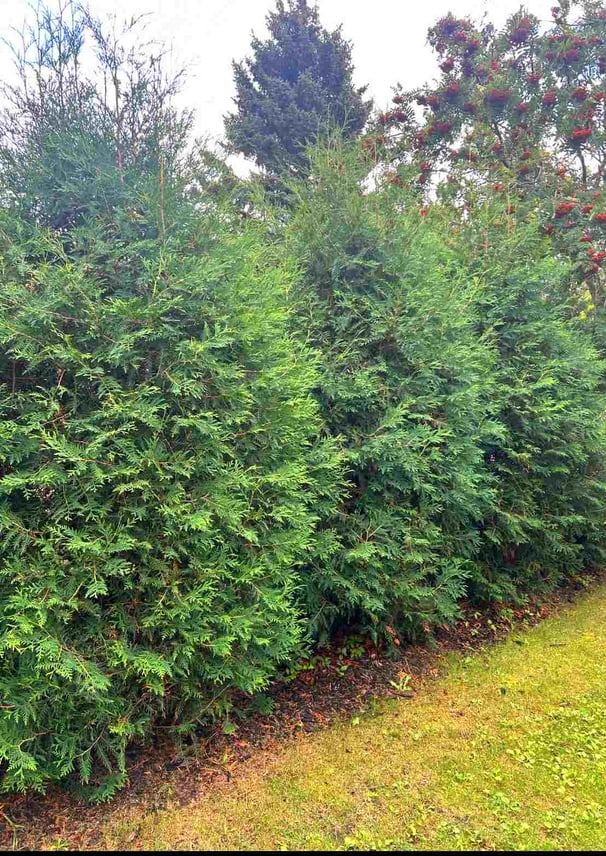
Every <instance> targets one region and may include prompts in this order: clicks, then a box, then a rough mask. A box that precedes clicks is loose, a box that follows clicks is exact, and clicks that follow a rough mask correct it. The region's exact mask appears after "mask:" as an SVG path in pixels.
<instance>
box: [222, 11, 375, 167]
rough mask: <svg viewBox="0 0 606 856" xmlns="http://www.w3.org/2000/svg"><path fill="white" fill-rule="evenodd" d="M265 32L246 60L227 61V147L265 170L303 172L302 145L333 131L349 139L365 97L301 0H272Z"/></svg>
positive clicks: (338, 43)
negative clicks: (231, 95)
mask: <svg viewBox="0 0 606 856" xmlns="http://www.w3.org/2000/svg"><path fill="white" fill-rule="evenodd" d="M267 26H268V29H269V33H270V37H269V38H268V39H267V40H266V41H261V40H260V39H258V38H253V42H252V50H253V57H252V58H251V59H247V60H245V61H244V62H242V63H234V76H235V83H236V93H237V94H236V106H237V112H235V113H233V114H231V115H229V116H227V118H226V121H225V128H226V132H227V138H228V140H229V142H230V143H231V146H232V147H233V149H234V150H236V151H239V152H242V154H244V155H246V156H247V157H252V158H254V160H255V161H256V163H257V164H258V165H259V166H262V167H265V168H266V169H267V170H269V172H270V173H274V174H278V175H280V174H284V173H291V174H292V173H295V174H299V173H301V171H303V172H305V171H306V170H307V169H308V162H307V158H306V154H305V147H306V145H307V144H308V143H310V142H313V141H314V140H315V139H317V138H322V137H325V136H327V135H328V133H329V132H330V131H331V129H334V128H335V127H336V128H339V129H340V131H341V133H342V134H343V135H344V136H345V137H354V136H356V135H357V134H358V133H359V131H360V130H361V129H362V127H363V126H364V124H365V122H366V119H367V118H368V114H369V111H370V102H368V101H364V100H363V95H364V92H365V88H362V89H356V88H355V87H354V85H353V83H352V74H353V67H352V63H351V48H350V45H349V44H348V42H346V41H344V40H343V38H342V36H341V32H340V30H339V29H337V30H335V31H334V32H333V33H329V32H328V31H326V30H325V29H323V27H322V26H321V24H320V20H319V17H318V11H317V9H316V8H315V7H310V6H308V5H307V0H287V4H286V5H285V4H284V2H282V0H278V3H277V8H276V10H275V11H274V12H272V13H270V14H269V15H268V17H267Z"/></svg>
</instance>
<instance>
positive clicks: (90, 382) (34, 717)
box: [0, 234, 317, 788]
mask: <svg viewBox="0 0 606 856" xmlns="http://www.w3.org/2000/svg"><path fill="white" fill-rule="evenodd" d="M41 240H42V237H41ZM46 249H47V252H50V251H51V250H54V254H55V258H54V259H53V261H52V262H50V263H45V264H41V265H37V266H35V267H33V266H30V265H28V263H27V260H26V258H24V257H23V256H22V255H18V253H19V251H20V248H17V247H15V246H14V245H12V246H11V247H10V250H9V251H8V260H9V262H10V263H12V264H13V265H14V266H16V267H18V268H19V269H20V270H21V271H22V274H21V275H20V276H19V277H18V278H17V277H15V278H13V277H12V276H7V275H6V272H5V275H4V276H3V289H2V297H1V298H0V377H1V378H2V403H1V406H0V419H1V421H0V461H1V465H2V480H1V483H0V485H1V486H0V495H1V498H0V532H1V548H0V561H1V565H0V697H2V699H3V701H4V700H6V701H8V702H9V703H8V704H7V705H3V706H2V709H1V710H0V756H1V757H2V758H3V759H4V760H5V761H6V762H7V763H8V768H7V771H6V774H5V777H4V780H3V787H4V788H15V787H16V788H24V787H26V786H35V787H41V786H43V785H44V783H45V782H46V781H47V780H48V779H58V778H62V777H63V776H65V775H66V774H67V773H69V772H71V770H72V769H73V768H74V766H75V765H76V764H77V766H78V769H79V772H80V774H81V775H82V777H83V778H84V779H85V780H87V779H88V778H89V776H90V772H91V762H92V760H93V759H97V760H101V761H103V762H104V763H106V764H107V766H108V767H112V768H113V766H114V764H117V766H118V768H119V769H120V770H123V762H124V758H123V751H124V746H125V743H126V740H127V739H128V738H131V737H133V736H135V735H141V734H143V733H144V730H146V729H147V727H148V726H149V724H150V723H151V722H152V721H153V720H154V719H155V718H158V717H161V718H162V719H164V720H166V721H168V722H176V721H180V722H183V721H184V720H186V719H188V718H189V719H191V718H192V717H194V718H195V717H197V716H199V715H200V714H201V713H202V712H203V711H204V710H207V711H208V712H210V713H211V714H212V713H213V711H214V709H215V708H216V707H217V706H218V705H220V703H221V700H222V699H224V698H225V696H226V692H227V690H228V689H229V688H232V687H234V688H238V689H240V690H243V691H245V692H249V693H250V692H253V691H254V690H256V689H258V688H259V687H262V686H263V685H264V684H265V683H266V682H267V679H268V677H269V676H270V675H271V673H272V671H273V669H274V668H275V666H276V664H277V663H279V662H281V661H283V660H284V659H285V658H286V657H287V656H288V654H289V652H290V651H292V650H293V648H294V647H295V646H296V643H297V641H298V639H299V637H300V633H301V625H300V622H299V620H298V615H297V612H296V608H295V604H294V599H293V593H294V589H295V586H296V583H297V579H296V577H295V568H296V566H297V564H298V563H299V562H300V561H301V557H303V556H304V555H305V553H306V551H307V549H308V547H309V543H310V540H311V537H312V531H313V530H312V523H313V512H312V510H311V509H310V508H309V504H308V502H307V501H306V500H307V498H308V495H309V493H308V492H309V490H310V472H309V461H308V439H307V438H308V437H309V436H310V435H311V434H312V433H314V432H315V431H316V430H317V420H316V407H315V404H314V401H313V400H312V398H311V396H310V394H309V389H310V386H311V385H312V384H313V382H314V370H313V365H312V364H311V363H310V361H309V360H308V359H307V357H306V355H305V354H304V353H303V352H301V351H300V350H296V349H294V348H293V346H292V344H291V342H290V339H289V336H288V334H287V331H286V323H287V311H286V308H285V294H284V292H285V283H288V282H289V280H290V278H291V275H290V273H289V272H288V270H285V269H284V268H283V267H280V266H279V265H278V264H276V262H275V260H272V259H271V258H269V257H268V255H267V251H266V248H264V247H263V246H262V245H259V243H258V241H257V238H256V236H255V235H254V234H247V235H243V236H241V237H232V238H228V237H227V236H224V237H222V238H221V239H220V240H217V242H216V245H215V246H214V247H213V248H212V249H211V250H210V251H209V252H207V253H206V254H205V255H204V256H202V257H200V258H195V257H193V258H189V259H184V258H183V257H182V255H181V254H180V252H179V250H178V247H176V248H174V249H173V248H171V247H170V245H169V246H165V247H162V246H160V245H156V246H153V247H151V248H150V247H149V246H147V245H145V244H143V245H142V246H137V245H131V247H130V253H131V258H132V260H133V265H132V266H133V269H135V270H137V276H136V277H135V276H133V278H132V280H131V283H130V284H131V289H130V293H129V294H127V293H126V291H125V288H124V279H123V275H122V274H121V272H120V270H119V269H118V271H117V273H116V283H114V282H112V281H109V282H108V281H107V280H106V279H105V278H103V277H99V276H98V275H96V274H95V273H94V272H91V271H90V269H89V266H88V265H87V260H86V257H85V256H84V257H83V258H79V259H70V258H68V257H66V256H65V255H64V254H63V253H62V250H61V248H60V246H59V245H58V244H57V242H56V241H54V242H51V241H50V240H48V241H47V245H46ZM263 257H265V258H263ZM135 261H136V264H135ZM5 271H6V269H5ZM118 282H119V283H120V287H119V288H117V287H116V284H117V283H118Z"/></svg>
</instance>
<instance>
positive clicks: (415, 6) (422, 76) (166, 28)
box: [0, 0, 553, 138]
mask: <svg viewBox="0 0 606 856" xmlns="http://www.w3.org/2000/svg"><path fill="white" fill-rule="evenodd" d="M51 2H52V0H51ZM89 5H90V9H91V11H92V12H93V13H94V14H96V15H99V16H106V15H109V14H112V13H114V14H116V16H117V18H118V21H121V20H123V19H125V18H130V17H131V16H132V15H140V14H143V13H149V16H148V33H149V35H150V37H152V38H156V39H159V40H163V41H165V42H166V43H168V45H169V46H172V55H173V63H174V66H175V68H177V67H180V66H182V65H187V66H188V68H189V79H188V83H187V84H186V86H185V87H184V89H183V92H182V94H181V99H182V100H183V102H184V104H186V105H187V106H188V107H192V108H193V109H194V110H195V111H196V116H197V122H196V131H197V133H199V134H200V135H201V136H207V135H209V136H210V137H211V138H220V137H221V136H222V132H223V115H224V114H225V113H226V112H228V111H229V110H230V108H231V106H232V105H231V99H232V97H233V93H234V87H233V78H232V68H231V62H232V59H241V58H242V57H243V56H245V55H246V54H248V53H249V52H250V39H251V32H252V31H253V30H254V32H255V33H256V34H257V35H260V36H263V35H264V33H265V16H266V14H267V12H268V11H269V10H270V9H272V8H273V7H274V6H275V0H89ZM317 5H318V7H319V10H320V17H321V20H322V23H323V24H324V26H326V27H328V28H334V27H336V26H337V25H339V24H342V25H343V33H344V35H345V36H346V38H348V39H349V40H351V41H352V42H353V45H354V49H353V60H354V64H355V67H356V78H357V79H356V83H358V84H360V85H362V84H366V83H367V84H369V94H370V95H372V97H373V98H374V99H375V102H376V103H377V105H378V106H383V105H385V104H386V103H387V102H388V101H389V99H390V97H391V87H392V86H393V85H394V84H395V83H397V82H398V81H400V82H401V83H402V84H403V85H404V86H405V87H407V88H408V87H411V88H412V87H414V86H416V85H419V84H421V83H423V82H424V81H425V80H427V79H429V78H431V77H433V76H434V75H435V74H436V64H435V59H434V57H433V55H432V53H431V51H430V50H429V49H428V47H427V46H426V44H425V37H426V32H427V29H428V28H429V27H430V26H431V24H433V23H434V21H435V20H436V18H438V17H440V16H441V15H444V14H445V13H446V12H448V11H452V12H453V13H454V14H456V15H471V16H472V17H481V16H482V15H483V14H484V13H485V12H487V11H489V13H490V16H491V17H492V19H493V20H495V21H496V23H497V24H499V23H502V22H503V21H504V20H505V18H506V17H507V16H508V15H509V14H510V13H511V12H512V11H515V10H516V9H517V8H519V6H520V2H519V0H499V3H498V4H497V3H494V2H489V0H424V2H413V0H372V2H371V3H368V2H362V0H318V3H317ZM525 5H526V6H527V7H528V8H529V9H530V10H531V11H532V12H534V13H535V14H537V15H539V17H541V18H543V19H545V20H551V16H550V8H551V6H552V5H553V0H528V2H527V3H526V4H525ZM28 6H29V2H28V0H0V13H1V17H0V20H1V22H2V23H1V24H0V31H1V35H2V36H4V37H6V36H8V35H9V30H10V27H11V26H14V27H20V25H21V23H22V21H23V19H24V17H25V16H26V14H27V11H28ZM9 62H10V60H9V56H8V52H7V51H6V50H5V51H3V53H2V55H1V56H0V74H1V75H2V76H4V75H6V74H7V73H8V65H9Z"/></svg>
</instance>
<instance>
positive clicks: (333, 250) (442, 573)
mask: <svg viewBox="0 0 606 856" xmlns="http://www.w3.org/2000/svg"><path fill="white" fill-rule="evenodd" d="M313 157H314V160H313V170H312V176H313V177H312V178H311V179H310V180H308V181H307V182H305V183H299V184H298V185H297V186H296V187H293V188H292V189H293V199H294V214H293V218H292V221H291V222H290V223H289V227H288V234H289V244H290V246H291V247H292V252H294V254H295V255H296V256H297V257H298V258H299V259H300V262H301V264H302V267H303V271H304V275H303V278H302V280H301V283H300V286H299V288H298V290H297V292H296V298H295V299H296V300H297V305H298V307H299V314H298V319H297V327H298V328H299V329H301V330H304V331H305V336H306V338H309V339H310V340H311V342H312V343H313V344H314V346H315V347H317V348H318V349H319V351H320V352H321V355H322V372H321V376H320V382H319V385H318V388H317V396H318V401H319V403H320V407H321V412H322V415H323V418H324V423H325V426H326V430H327V432H328V433H329V434H330V435H331V436H333V437H335V438H337V439H338V441H339V442H340V443H341V444H342V447H343V450H344V453H345V456H346V465H347V491H346V493H345V494H344V497H343V499H342V501H341V503H340V504H339V506H338V507H337V508H334V507H333V508H327V509H326V512H325V513H324V514H323V517H322V526H321V531H320V532H319V534H318V536H317V538H316V542H315V546H316V550H315V557H314V561H313V562H312V563H311V567H310V570H309V572H308V574H307V577H306V588H305V590H304V591H303V592H302V594H303V596H305V597H306V598H307V608H308V610H309V614H310V618H311V620H312V622H313V624H314V629H315V630H316V632H318V633H323V632H327V631H329V630H330V629H331V628H333V627H334V626H335V625H336V626H338V625H339V623H340V622H344V623H354V624H355V623H360V624H362V625H363V626H365V627H366V628H371V629H372V630H373V632H377V631H378V630H379V629H383V631H385V628H387V627H390V628H391V629H392V631H393V629H394V628H399V629H400V630H401V631H404V632H406V633H411V634H418V633H422V632H423V628H424V627H425V628H427V627H428V626H432V625H435V624H436V623H441V622H443V621H446V620H449V619H451V618H452V617H453V616H454V615H455V614H456V613H457V601H458V599H459V598H460V597H461V596H462V594H463V593H464V591H465V581H466V579H467V576H468V575H469V574H470V573H471V571H472V568H473V561H474V557H475V555H476V552H477V549H478V546H479V531H478V526H477V523H478V521H479V520H481V518H482V517H483V515H484V513H485V511H486V510H487V509H490V508H491V507H492V499H491V496H492V494H491V484H490V477H489V476H487V474H486V472H485V470H484V467H483V462H482V452H481V443H480V441H481V438H482V437H483V435H484V432H485V431H486V430H487V422H489V413H490V397H491V396H490V391H491V383H492V381H491V374H490V366H491V359H492V357H491V354H490V352H489V350H487V349H486V347H485V345H484V343H483V342H482V341H481V340H479V339H477V337H476V336H475V334H474V331H473V326H472V325H473V316H472V315H471V314H470V313H469V310H468V305H469V300H470V297H471V295H470V293H469V290H468V289H469V283H468V281H467V278H466V271H465V269H464V267H463V266H460V267H458V268H457V265H456V259H455V257H454V256H453V255H452V253H451V251H450V250H449V249H448V247H447V246H446V244H445V241H444V237H443V235H442V234H441V233H439V232H437V231H433V230H431V229H428V228H427V227H426V224H425V223H424V220H423V217H422V216H421V215H420V214H419V211H418V208H417V207H416V206H414V204H413V206H412V208H411V207H410V199H408V198H407V197H406V196H405V197H404V199H399V198H398V196H397V193H396V192H395V191H392V190H391V187H390V186H389V185H388V186H387V188H386V189H382V188H377V190H376V191H375V192H368V190H367V191H366V192H363V191H362V187H363V183H364V179H365V178H366V176H367V170H368V163H367V161H366V159H365V157H364V153H363V151H362V150H360V149H356V150H351V151H349V150H348V148H347V147H346V148H345V149H342V148H341V144H340V143H339V142H336V143H335V144H334V145H332V146H331V147H330V148H328V149H325V150H322V149H320V150H319V151H317V152H316V153H315V156H313ZM398 203H400V204H398ZM404 206H406V208H407V209H408V210H406V211H402V208H403V207H404ZM386 632H387V633H389V631H386Z"/></svg>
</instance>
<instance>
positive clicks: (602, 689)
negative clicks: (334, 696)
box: [104, 590, 606, 850]
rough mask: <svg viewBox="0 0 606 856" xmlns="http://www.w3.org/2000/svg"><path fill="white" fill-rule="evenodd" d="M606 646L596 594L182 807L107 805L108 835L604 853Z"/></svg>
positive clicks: (173, 840)
mask: <svg viewBox="0 0 606 856" xmlns="http://www.w3.org/2000/svg"><path fill="white" fill-rule="evenodd" d="M605 652H606V591H604V590H601V591H594V592H592V593H590V594H586V595H584V596H583V597H582V598H581V599H580V600H579V601H578V603H577V604H576V605H574V606H572V607H570V608H567V609H566V610H564V611H562V613H561V614H560V615H559V616H557V617H553V618H550V619H547V620H546V621H544V622H543V623H542V624H540V625H539V626H537V627H535V628H534V629H533V630H530V631H528V632H526V633H524V634H520V633H514V634H513V635H512V637H511V638H510V639H509V640H508V641H507V642H506V643H504V644H501V645H498V646H495V647H494V648H491V649H487V650H486V651H484V652H483V653H480V654H477V655H475V656H473V657H454V656H452V657H449V658H448V659H447V661H445V662H444V667H443V669H442V672H443V674H441V675H440V676H439V677H438V678H437V679H432V680H428V681H426V682H425V683H424V684H423V686H418V687H417V688H418V689H419V692H418V694H417V696H416V698H414V699H413V700H408V701H404V700H402V701H399V702H396V703H393V702H391V703H384V704H381V705H375V706H374V707H373V708H372V710H369V711H367V712H366V713H363V714H361V715H360V716H359V717H355V718H354V719H353V720H352V721H350V722H348V723H342V724H341V725H339V726H337V727H333V728H331V729H330V730H327V731H325V732H321V733H316V734H313V735H311V736H304V735H301V737H300V738H298V739H297V740H294V741H293V742H292V743H290V744H289V745H287V746H285V747H284V749H283V750H282V751H281V753H280V754H279V755H277V756H276V755H273V756H272V757H267V756H266V755H257V756H256V757H255V758H253V759H252V761H251V762H250V763H249V764H248V766H247V767H245V768H243V769H242V770H241V772H239V773H238V775H237V780H236V781H235V782H234V783H233V784H232V785H229V786H225V787H220V788H218V789H217V790H215V791H214V792H212V793H207V794H205V795H204V796H203V798H200V799H199V800H198V801H196V802H194V803H193V804H189V805H187V806H185V807H177V806H171V805H169V807H168V808H167V809H165V810H162V811H161V812H159V813H156V814H150V815H147V816H146V815H145V813H144V812H143V811H142V810H141V809H136V810H134V809H129V810H128V812H126V811H125V812H124V813H123V814H122V815H121V816H120V817H116V816H115V815H114V816H112V819H111V824H108V828H107V829H106V830H105V833H104V836H105V839H104V845H105V847H106V848H119V847H120V846H121V845H123V844H126V846H127V847H131V848H132V847H142V848H145V849H159V848H166V849H197V848H206V849H247V850H248V849H256V848H259V849H293V850H303V849H310V848H320V849H338V850H344V849H345V850H347V849H383V850H390V849H404V850H406V849H431V848H438V849H452V850H458V849H470V848H475V849H485V850H491V849H515V850H522V849H545V850H553V849H582V848H587V849H604V848H606V656H605ZM413 686H414V683H413Z"/></svg>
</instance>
